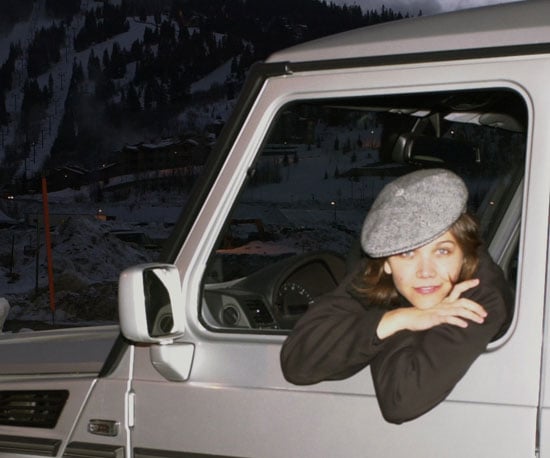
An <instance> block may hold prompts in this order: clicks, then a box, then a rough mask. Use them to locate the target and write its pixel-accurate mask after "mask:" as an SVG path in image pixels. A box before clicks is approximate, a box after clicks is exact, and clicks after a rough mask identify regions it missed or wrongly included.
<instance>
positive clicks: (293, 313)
mask: <svg viewBox="0 0 550 458" xmlns="http://www.w3.org/2000/svg"><path fill="white" fill-rule="evenodd" d="M345 274H346V263H345V260H344V258H343V257H342V256H341V255H339V254H337V253H334V252H331V251H320V252H314V253H307V254H304V255H298V256H292V257H290V258H286V259H283V260H281V261H278V262H276V263H274V264H271V265H269V266H268V267H266V268H264V269H261V270H259V271H257V272H255V273H253V274H252V275H249V276H247V277H245V278H241V279H238V280H235V281H232V282H226V283H221V284H216V283H211V284H207V285H205V288H204V295H203V313H202V315H203V318H204V319H205V320H206V321H207V323H208V324H209V325H211V326H213V327H217V328H223V329H228V328H239V329H242V328H249V329H274V330H277V329H282V330H284V329H292V328H293V327H294V324H295V323H296V321H298V319H299V318H300V317H301V316H302V315H303V314H304V313H305V312H306V311H307V309H308V308H309V306H310V305H311V304H312V303H313V302H314V301H315V298H317V297H319V296H322V295H323V294H326V293H328V292H330V291H332V290H333V289H334V288H336V287H337V286H338V284H339V283H340V282H341V281H342V279H343V278H344V276H345Z"/></svg>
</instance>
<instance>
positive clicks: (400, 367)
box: [281, 251, 514, 423]
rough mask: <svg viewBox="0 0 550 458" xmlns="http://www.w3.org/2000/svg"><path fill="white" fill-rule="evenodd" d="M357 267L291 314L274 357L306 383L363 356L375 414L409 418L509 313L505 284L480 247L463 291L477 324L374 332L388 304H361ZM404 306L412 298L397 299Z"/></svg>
mask: <svg viewBox="0 0 550 458" xmlns="http://www.w3.org/2000/svg"><path fill="white" fill-rule="evenodd" d="M363 269H364V264H362V265H361V267H360V269H359V270H361V271H362V270H363ZM357 273H358V271H357V270H356V272H355V273H352V274H351V275H349V276H348V277H347V279H346V281H345V282H343V283H342V284H341V285H340V286H339V287H338V289H337V290H335V291H334V292H333V293H331V294H330V295H325V296H322V297H321V298H319V299H318V300H317V301H316V302H315V304H313V305H312V306H311V307H310V308H309V310H308V311H307V312H306V314H305V315H304V316H303V317H302V318H301V319H300V320H299V321H298V323H297V324H296V326H295V328H294V330H293V331H292V333H291V334H290V335H289V336H288V338H287V340H286V341H285V342H284V344H283V347H282V350H281V365H282V369H283V373H284V376H285V378H286V379H287V380H288V381H289V382H291V383H294V384H297V385H308V384H313V383H317V382H320V381H323V380H340V379H343V378H346V377H350V376H351V375H353V374H355V373H357V372H358V371H360V370H361V369H363V368H365V367H366V366H367V365H369V364H370V365H371V371H372V377H373V381H374V387H375V389H376V395H377V399H378V403H379V405H380V409H381V411H382V415H383V416H384V418H385V419H386V420H387V421H389V422H392V423H402V422H404V421H408V420H412V419H414V418H416V417H418V416H420V415H422V414H424V413H426V412H427V411H428V410H430V409H432V408H433V407H435V406H436V405H437V404H439V403H440V402H441V401H442V400H444V399H445V397H446V396H447V395H448V394H449V393H450V392H451V390H452V389H453V387H454V386H455V385H456V383H457V382H458V381H459V380H460V379H461V378H462V376H463V375H464V374H465V373H466V371H467V370H468V368H469V367H470V365H471V364H472V363H473V362H474V360H475V359H476V358H477V357H478V356H479V355H480V354H481V353H483V352H484V351H485V349H486V347H487V344H488V343H489V342H490V341H491V340H492V339H493V338H494V337H495V336H496V335H497V334H499V333H500V332H501V331H502V329H503V328H504V327H506V326H507V325H508V324H509V321H510V320H511V316H512V313H513V312H512V310H513V305H514V304H513V303H514V296H513V293H512V290H511V289H510V287H509V285H508V283H507V282H506V279H505V278H504V275H503V273H502V270H501V269H500V268H499V267H498V266H497V265H496V264H495V263H494V262H493V261H492V260H491V258H490V257H489V255H488V254H487V253H486V252H485V251H483V252H482V253H481V255H480V263H479V267H478V271H477V273H476V274H475V275H474V278H479V279H480V284H479V285H478V286H477V287H475V288H472V289H470V290H468V291H466V292H465V293H464V294H462V297H466V298H468V299H471V300H473V301H475V302H477V303H478V304H480V305H482V306H483V307H484V308H485V310H486V311H487V314H488V315H487V317H486V318H485V321H484V323H483V324H477V323H473V322H470V323H469V325H468V327H467V328H459V327H457V326H452V325H439V326H436V327H434V328H431V329H429V330H426V331H417V332H413V331H400V332H398V333H396V334H394V335H392V336H390V337H388V338H387V339H384V340H380V339H378V337H377V336H376V329H377V327H378V323H379V322H380V320H381V318H382V315H383V314H384V313H385V312H386V311H387V309H385V308H381V307H373V306H366V305H365V304H362V303H361V302H360V301H359V300H358V299H356V298H354V297H353V296H352V295H350V294H349V292H348V289H349V284H350V282H351V280H352V279H353V278H354V277H355V276H356V275H357ZM403 301H404V299H403ZM404 306H411V305H410V304H409V303H407V302H405V301H404Z"/></svg>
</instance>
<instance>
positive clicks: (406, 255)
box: [401, 251, 414, 258]
mask: <svg viewBox="0 0 550 458" xmlns="http://www.w3.org/2000/svg"><path fill="white" fill-rule="evenodd" d="M413 255H414V251H405V252H404V253H401V257H402V258H412V257H413Z"/></svg>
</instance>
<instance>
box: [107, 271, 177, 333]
mask: <svg viewBox="0 0 550 458" xmlns="http://www.w3.org/2000/svg"><path fill="white" fill-rule="evenodd" d="M118 310H119V320H120V327H121V330H122V334H123V335H124V337H126V338H127V339H129V340H131V341H134V342H144V343H165V342H171V341H172V340H174V339H175V338H178V337H181V336H182V335H183V333H184V329H185V327H184V313H183V294H182V290H181V280H180V275H179V272H178V269H177V268H176V266H174V265H172V264H160V263H151V264H140V265H137V266H133V267H129V268H128V269H125V270H124V271H123V272H122V273H121V274H120V278H119V282H118Z"/></svg>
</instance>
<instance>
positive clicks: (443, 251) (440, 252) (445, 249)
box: [437, 248, 451, 255]
mask: <svg viewBox="0 0 550 458" xmlns="http://www.w3.org/2000/svg"><path fill="white" fill-rule="evenodd" d="M450 252H451V251H450V250H449V249H448V248H439V249H438V250H437V253H438V254H443V255H446V254H449V253H450Z"/></svg>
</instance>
